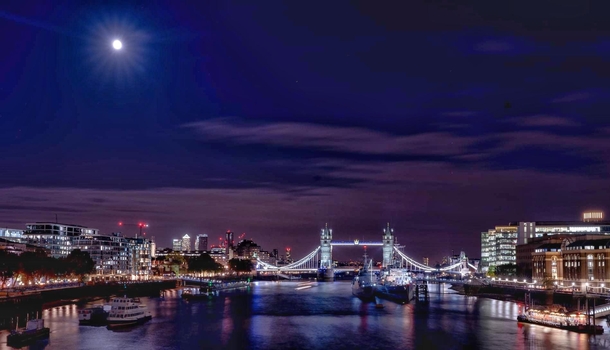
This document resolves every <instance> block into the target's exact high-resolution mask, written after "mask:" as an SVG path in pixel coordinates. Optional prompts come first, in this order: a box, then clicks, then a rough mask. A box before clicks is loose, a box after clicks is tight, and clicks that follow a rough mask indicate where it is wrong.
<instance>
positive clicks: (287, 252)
mask: <svg viewBox="0 0 610 350" xmlns="http://www.w3.org/2000/svg"><path fill="white" fill-rule="evenodd" d="M290 250H291V249H290V248H286V262H287V263H289V264H290V263H291V262H292V257H291V256H290Z"/></svg>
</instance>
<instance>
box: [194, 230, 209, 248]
mask: <svg viewBox="0 0 610 350" xmlns="http://www.w3.org/2000/svg"><path fill="white" fill-rule="evenodd" d="M195 250H197V251H200V252H205V251H207V250H208V235H206V234H205V233H204V234H202V235H197V238H195Z"/></svg>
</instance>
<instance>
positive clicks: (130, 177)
mask: <svg viewBox="0 0 610 350" xmlns="http://www.w3.org/2000/svg"><path fill="white" fill-rule="evenodd" d="M445 3H446V2H443V1H428V2H423V1H411V2H408V5H407V4H406V3H405V4H403V5H397V4H399V3H396V4H394V5H390V4H385V5H380V4H378V3H377V4H372V3H367V2H362V3H347V2H340V1H339V2H332V3H330V4H329V3H328V2H324V3H323V2H319V3H316V2H313V3H311V2H307V3H301V4H299V3H298V2H288V1H287V2H283V3H280V2H273V3H258V4H253V3H252V2H249V1H244V2H231V3H227V2H218V3H205V4H199V3H197V4H195V3H194V4H192V5H187V4H186V3H185V2H176V1H159V2H155V3H154V4H149V2H147V1H140V2H134V3H129V4H128V3H127V2H123V1H120V2H119V1H117V2H106V1H98V2H91V3H88V4H87V5H83V4H80V3H79V2H74V1H57V2H55V1H54V2H52V4H51V3H50V2H47V3H44V2H43V3H41V4H40V5H38V6H30V5H29V4H25V3H18V2H15V3H12V4H9V5H2V7H0V45H1V46H2V47H3V48H5V50H4V53H3V54H2V55H0V77H2V79H0V137H2V140H3V142H2V143H1V144H0V155H2V156H1V157H0V165H1V169H2V176H0V198H2V200H1V201H0V225H1V226H7V227H13V228H23V227H24V225H25V223H26V222H31V221H45V220H46V221H54V220H55V215H56V214H57V215H58V219H59V221H60V222H64V223H74V224H81V225H85V226H91V227H96V228H99V229H100V230H101V231H102V233H110V232H113V231H117V230H118V229H119V228H118V226H117V223H118V222H119V221H123V222H134V223H135V222H139V221H145V222H148V223H149V224H150V228H149V232H148V235H149V236H152V235H154V236H155V237H156V240H157V242H158V244H159V245H160V246H162V247H163V246H170V244H171V239H172V238H177V237H181V236H182V235H184V234H185V233H188V234H189V235H191V236H194V235H196V234H199V233H207V234H208V235H209V236H210V237H211V241H216V240H217V239H218V237H220V236H221V235H222V233H223V232H224V231H226V230H227V229H231V230H233V231H234V232H235V233H236V234H241V233H243V232H245V233H246V236H247V237H248V238H252V239H254V240H255V241H256V242H258V243H259V244H261V245H262V246H263V248H265V249H268V250H271V249H273V248H278V249H280V250H283V248H285V247H287V246H290V247H291V248H292V249H293V256H294V257H296V258H299V257H301V256H304V255H306V254H307V253H308V252H310V251H312V250H313V249H314V248H315V247H317V246H318V245H319V240H318V234H319V230H320V228H321V227H323V225H324V223H325V222H328V223H329V224H330V225H331V226H332V227H333V232H334V235H335V238H336V239H340V240H347V239H355V238H359V239H366V240H378V239H380V237H381V234H382V228H383V227H384V226H385V223H386V222H388V221H389V222H390V223H391V224H392V226H393V227H394V228H395V233H396V236H397V237H398V240H399V242H401V243H404V244H406V248H405V251H406V253H407V254H408V255H410V256H412V257H413V258H415V259H418V260H419V261H421V258H422V257H423V256H429V257H430V260H431V262H435V261H439V260H440V259H441V257H442V256H443V255H446V254H450V253H451V251H452V250H455V251H456V252H458V251H460V250H464V251H466V253H467V254H468V255H470V256H473V257H478V256H479V255H480V232H482V231H485V230H487V229H489V228H492V227H493V226H495V225H501V224H506V223H508V222H509V221H523V220H578V219H579V218H580V215H581V213H582V212H583V211H585V210H588V209H600V210H604V211H605V212H608V211H609V210H608V205H607V204H606V203H607V198H606V197H607V194H608V193H609V190H610V182H609V181H608V175H609V173H610V171H609V170H610V168H609V165H610V163H609V162H610V161H609V159H610V152H609V150H610V142H609V141H607V140H608V138H609V137H610V122H609V121H608V116H607V114H608V110H609V107H610V106H609V104H608V97H609V96H610V88H609V87H608V84H607V82H608V77H610V69H609V68H608V67H610V40H608V39H607V38H609V37H610V36H609V34H610V21H607V20H606V19H605V17H604V16H605V14H606V13H608V12H607V10H609V8H608V7H609V6H610V4H607V3H605V2H593V3H591V2H586V4H585V2H583V3H582V4H579V3H578V2H571V3H570V4H571V5H568V3H567V2H565V3H564V2H562V1H559V2H557V3H554V4H553V7H552V8H549V6H551V5H545V6H537V5H532V4H531V2H525V1H516V2H510V3H509V4H496V3H494V4H491V3H489V2H482V1H467V2H466V3H468V4H469V5H468V6H457V5H451V6H449V5H443V4H445ZM575 4H576V5H575ZM117 37H118V38H120V39H122V40H123V42H124V44H123V45H124V47H123V50H122V51H121V52H116V51H113V50H112V48H111V42H112V40H114V39H115V38H117ZM133 230H135V228H134V229H133ZM128 233H132V232H128ZM336 253H337V257H339V258H358V257H359V256H360V255H361V253H360V251H359V250H358V249H347V248H345V249H337V250H336ZM373 254H377V255H379V256H374V258H377V259H379V258H380V254H381V253H380V251H379V252H377V253H376V252H375V251H374V252H373Z"/></svg>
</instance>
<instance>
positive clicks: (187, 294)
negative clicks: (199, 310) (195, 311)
mask: <svg viewBox="0 0 610 350" xmlns="http://www.w3.org/2000/svg"><path fill="white" fill-rule="evenodd" d="M213 296H214V291H212V290H211V289H204V288H201V289H200V290H199V292H198V293H193V291H191V290H188V289H185V290H184V291H182V299H184V300H188V301H191V300H193V301H194V300H208V299H210V298H212V297H213Z"/></svg>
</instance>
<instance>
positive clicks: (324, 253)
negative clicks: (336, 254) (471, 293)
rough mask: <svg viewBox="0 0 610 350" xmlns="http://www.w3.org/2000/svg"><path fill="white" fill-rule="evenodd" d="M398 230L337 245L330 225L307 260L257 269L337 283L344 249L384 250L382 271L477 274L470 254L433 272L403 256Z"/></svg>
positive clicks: (323, 231)
mask: <svg viewBox="0 0 610 350" xmlns="http://www.w3.org/2000/svg"><path fill="white" fill-rule="evenodd" d="M394 243H395V242H394V229H392V228H391V227H390V223H388V224H387V226H386V228H384V229H383V234H382V236H381V241H377V242H372V241H360V240H358V239H355V240H353V241H333V230H332V229H331V228H328V224H326V225H325V227H324V228H323V229H322V230H321V232H320V246H318V247H317V248H316V249H314V250H313V251H312V252H311V253H309V254H307V255H306V256H305V257H303V258H301V259H300V260H297V261H295V262H293V263H290V264H287V265H281V266H277V265H272V264H269V263H266V262H264V261H261V260H258V259H257V264H256V269H257V271H259V272H264V271H267V272H276V273H286V272H318V273H320V274H321V275H322V277H323V278H324V280H327V281H332V280H333V279H334V273H335V268H334V266H333V255H332V254H333V247H341V246H364V247H368V246H380V247H382V251H383V258H382V268H390V267H395V265H398V264H396V262H397V261H398V263H399V265H400V266H401V267H402V266H404V267H405V268H406V270H409V271H414V272H423V273H431V272H454V273H462V274H465V273H468V272H470V271H472V270H475V271H476V267H475V266H474V265H472V264H470V263H469V262H468V258H467V257H466V254H465V253H464V252H462V253H461V254H460V259H459V261H458V262H457V263H454V264H452V265H450V266H444V267H441V268H433V267H430V266H427V265H424V264H421V263H418V262H417V261H416V260H415V259H413V258H411V257H409V256H407V255H406V254H405V253H403V252H402V251H401V250H400V249H399V248H398V246H397V245H395V244H394Z"/></svg>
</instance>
